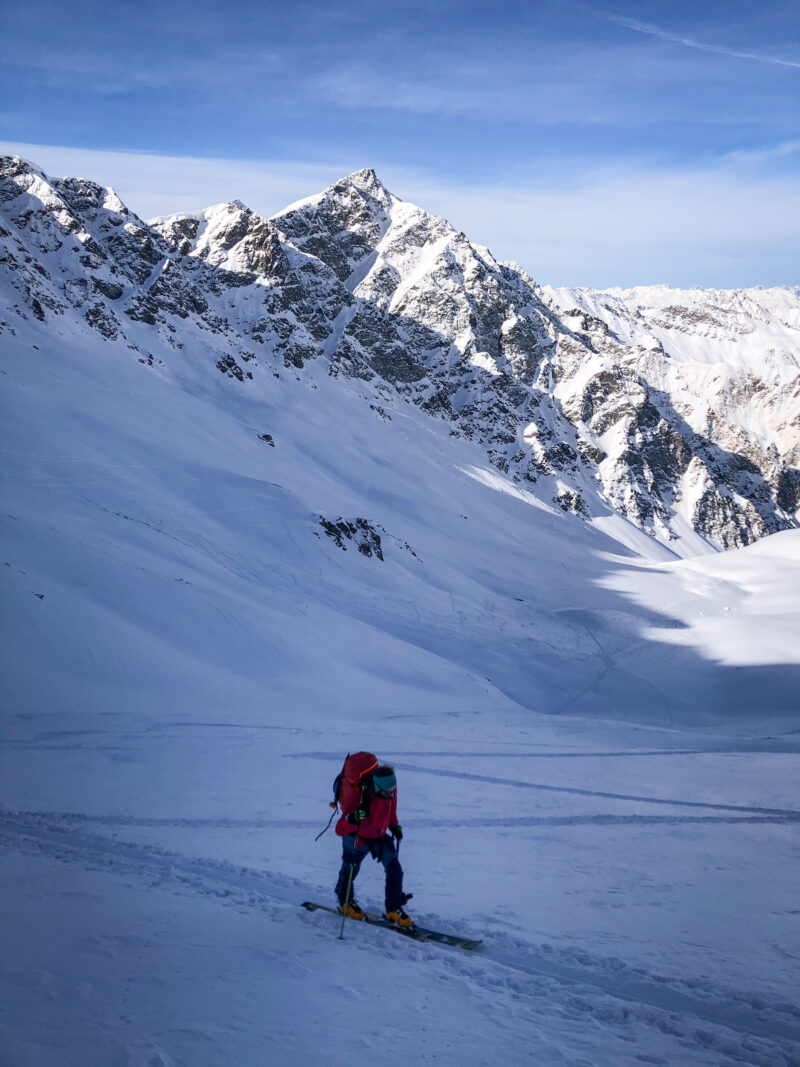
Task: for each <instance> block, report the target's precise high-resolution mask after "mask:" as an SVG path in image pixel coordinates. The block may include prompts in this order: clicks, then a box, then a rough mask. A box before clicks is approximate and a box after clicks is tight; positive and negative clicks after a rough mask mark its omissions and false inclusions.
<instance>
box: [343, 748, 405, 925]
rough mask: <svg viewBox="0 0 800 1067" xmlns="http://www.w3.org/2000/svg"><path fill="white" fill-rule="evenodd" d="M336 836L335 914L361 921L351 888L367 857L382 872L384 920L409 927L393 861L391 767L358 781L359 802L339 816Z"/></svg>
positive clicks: (397, 837) (398, 834)
mask: <svg viewBox="0 0 800 1067" xmlns="http://www.w3.org/2000/svg"><path fill="white" fill-rule="evenodd" d="M376 762H377V761H376ZM387 831H388V833H387ZM336 833H337V834H338V836H339V837H341V838H342V867H341V870H340V871H339V880H338V881H337V883H336V899H337V900H338V901H339V911H341V912H342V913H343V914H346V915H347V917H348V918H350V919H363V918H364V915H365V913H364V910H363V908H361V907H359V905H358V904H357V903H356V900H355V898H354V897H353V894H352V885H353V881H354V880H355V877H356V875H357V874H358V871H359V868H360V867H361V863H362V861H363V860H364V858H365V857H366V856H367V855H370V856H372V858H373V859H375V860H378V861H379V862H380V863H382V864H383V866H384V869H385V871H386V896H385V904H386V910H385V912H384V918H385V919H387V920H388V921H389V922H392V923H394V924H395V926H400V927H411V926H413V925H414V924H413V922H412V920H411V919H410V917H409V916H408V915H407V914H406V912H405V911H404V909H403V905H404V904H405V903H406V901H407V900H410V899H411V894H410V893H404V892H403V868H402V867H401V866H400V861H399V860H398V858H397V852H398V846H399V844H400V842H401V841H402V840H403V828H402V827H401V826H400V824H399V823H398V821H397V778H396V777H395V773H394V768H393V767H390V766H389V765H388V764H384V765H383V766H380V767H376V768H375V770H373V771H372V773H371V774H369V775H365V776H363V777H362V778H361V793H360V802H359V804H358V806H357V807H356V808H355V810H354V811H351V812H350V813H349V814H347V815H342V816H341V818H340V819H339V821H338V822H337V823H336ZM389 835H391V836H389Z"/></svg>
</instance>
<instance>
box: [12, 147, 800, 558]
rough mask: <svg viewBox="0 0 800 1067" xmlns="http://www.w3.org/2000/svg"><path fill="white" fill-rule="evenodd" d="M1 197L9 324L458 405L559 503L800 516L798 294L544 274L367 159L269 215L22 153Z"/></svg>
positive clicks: (694, 521) (725, 520) (493, 449)
mask: <svg viewBox="0 0 800 1067" xmlns="http://www.w3.org/2000/svg"><path fill="white" fill-rule="evenodd" d="M0 210H1V211H2V222H1V223H0V271H1V272H2V276H3V281H2V286H3V289H2V291H3V294H4V295H3V306H2V308H0V315H2V321H0V332H2V331H3V330H13V329H14V321H15V319H18V318H20V317H21V318H26V317H27V318H31V317H33V318H35V319H38V320H40V321H41V322H42V324H43V326H44V327H46V328H48V329H51V330H59V329H63V328H66V327H67V324H69V328H79V329H85V330H96V331H98V332H99V333H100V334H101V335H102V336H103V337H105V338H106V339H107V341H108V342H109V344H113V345H115V346H117V347H118V348H120V349H121V350H122V351H125V352H131V353H133V354H134V356H135V358H138V359H139V360H141V361H142V362H144V363H147V364H148V365H150V366H154V367H156V368H159V367H161V368H164V369H165V372H166V371H168V369H169V367H168V364H169V360H170V357H169V352H170V351H171V350H180V349H186V350H188V351H190V352H192V353H193V355H194V359H195V360H196V365H197V371H198V373H201V371H202V367H203V366H204V365H208V364H211V365H212V366H215V367H216V368H217V370H218V371H219V372H221V373H222V374H225V375H226V376H228V377H230V378H232V379H235V381H233V382H232V383H231V388H247V387H248V382H249V381H252V380H253V379H254V377H255V376H261V375H265V374H276V373H281V372H282V371H283V372H285V369H286V368H288V369H290V370H291V371H292V372H294V373H297V374H298V375H300V374H308V375H310V376H312V377H313V376H314V375H316V374H319V373H326V374H330V375H333V376H335V377H339V378H341V379H343V383H342V385H343V387H346V381H344V380H349V381H350V383H351V385H352V386H355V387H356V388H357V389H359V391H361V392H362V393H363V395H364V397H365V402H369V403H371V404H372V406H373V408H374V409H375V410H376V411H378V412H381V413H383V415H384V416H385V417H389V415H388V412H387V411H386V407H388V406H389V405H390V404H395V405H396V403H397V402H398V399H399V398H402V399H403V400H405V401H407V402H409V403H413V404H416V405H418V406H419V407H421V408H422V409H424V410H426V411H428V412H429V413H430V414H431V416H432V417H436V418H442V419H446V420H448V422H449V423H450V425H451V432H452V433H453V434H455V435H460V436H464V437H467V438H470V439H472V440H473V441H477V442H479V443H481V444H482V445H483V446H484V447H485V449H486V453H487V455H488V457H489V459H490V460H491V462H492V463H493V464H494V465H495V467H497V468H498V470H499V471H501V472H503V474H505V475H506V476H507V477H508V478H510V479H512V480H513V481H515V482H519V483H521V484H523V485H525V486H527V488H529V489H531V490H532V491H533V492H535V493H536V494H537V495H538V496H539V497H541V498H542V499H543V500H545V501H546V502H555V503H557V504H558V505H559V506H560V507H561V508H563V509H565V510H570V511H574V512H576V513H577V514H579V515H581V516H584V517H586V518H591V517H596V516H599V515H602V514H604V513H606V512H607V510H608V507H609V506H610V507H612V508H613V509H616V510H617V511H619V512H620V513H622V514H623V515H625V516H626V517H628V518H629V519H630V520H631V521H633V522H634V523H635V524H636V525H637V526H639V527H641V528H643V529H645V530H647V531H648V532H650V533H651V534H653V535H654V536H656V537H658V538H660V539H662V540H665V541H670V542H672V543H673V546H674V547H677V548H678V549H679V550H680V548H681V543H680V539H683V542H687V539H688V540H691V539H692V538H693V537H694V535H696V534H699V535H700V536H701V537H703V538H705V539H706V540H708V541H710V542H711V543H713V544H715V545H717V546H719V547H734V546H738V545H742V544H746V543H749V542H750V541H753V540H755V539H756V538H758V537H761V536H763V535H765V534H767V533H770V532H773V531H777V530H780V529H785V528H787V527H789V526H795V525H797V523H798V511H799V509H800V471H798V466H800V290H797V289H782V290H750V291H746V292H744V291H742V292H739V291H737V292H716V291H701V290H693V291H691V292H688V293H687V292H680V291H675V290H669V289H667V288H651V289H638V290H629V291H609V292H595V291H588V290H555V289H548V288H542V287H540V286H538V285H537V284H536V283H535V282H534V281H533V280H532V279H531V278H530V277H528V276H527V275H526V274H525V273H524V271H522V270H521V269H520V268H519V267H517V266H515V265H513V264H507V263H499V262H497V261H496V260H495V259H494V257H493V256H492V255H491V253H490V252H489V251H488V249H485V248H480V247H477V246H475V245H472V244H471V243H470V242H469V241H468V239H467V238H466V236H465V235H464V234H463V233H459V232H457V231H456V230H454V229H453V227H451V226H450V225H449V224H448V223H447V222H445V221H444V220H443V219H440V218H436V217H434V216H432V215H429V214H427V213H426V212H425V211H422V210H421V209H419V208H417V207H415V206H413V205H411V204H407V203H405V202H403V201H401V200H398V199H397V198H396V197H394V196H392V195H391V194H390V193H389V192H388V191H387V190H386V189H385V188H384V187H383V186H382V185H381V183H380V181H379V180H378V178H377V177H376V175H375V173H374V172H373V171H371V170H364V171H359V172H357V173H356V174H353V175H351V176H349V177H348V178H344V179H342V180H341V181H340V182H337V183H336V184H335V185H333V186H331V187H330V188H329V189H326V190H325V191H324V192H322V193H321V194H319V195H318V196H314V197H311V198H309V199H307V200H304V201H301V202H299V203H297V204H294V205H292V206H291V207H289V208H287V209H286V210H285V211H284V212H281V213H280V214H278V215H276V216H274V217H273V218H272V219H263V218H261V217H259V216H258V215H256V214H255V213H253V212H252V211H250V210H249V209H248V208H246V207H245V206H244V205H243V204H241V203H239V202H237V201H233V202H232V203H229V204H223V205H219V206H217V207H214V208H210V209H209V210H207V211H205V212H202V213H199V214H184V215H174V216H170V217H168V218H163V219H155V220H151V221H150V222H149V223H145V222H143V221H142V220H140V219H138V218H137V217H136V216H134V215H133V214H131V212H130V211H128V209H127V208H126V207H125V206H124V205H123V204H122V203H121V202H120V201H119V199H118V198H117V197H116V195H115V194H114V193H113V192H112V191H111V190H108V189H103V188H101V187H100V186H98V185H95V184H94V183H92V182H87V181H82V180H77V179H62V180H54V179H50V178H48V177H47V176H46V175H45V174H43V173H42V172H41V171H39V170H38V169H37V168H35V167H34V166H32V165H30V164H28V163H26V162H24V161H22V160H19V159H17V158H14V157H6V158H4V159H3V160H2V164H1V165H0ZM239 383H241V384H239ZM685 551H691V548H690V547H689V548H687V549H685Z"/></svg>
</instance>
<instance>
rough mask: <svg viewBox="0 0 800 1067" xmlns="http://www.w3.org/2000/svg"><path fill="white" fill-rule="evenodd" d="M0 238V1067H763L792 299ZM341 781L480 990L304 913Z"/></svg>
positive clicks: (56, 190)
mask: <svg viewBox="0 0 800 1067" xmlns="http://www.w3.org/2000/svg"><path fill="white" fill-rule="evenodd" d="M0 202H2V220H1V221H0V226H1V227H2V230H1V231H0V240H1V241H2V247H3V251H2V253H0V255H1V256H2V262H1V263H0V268H1V273H0V285H2V290H1V291H2V309H0V318H2V322H0V345H2V355H3V366H2V378H1V379H0V380H1V381H2V385H3V388H4V395H5V402H4V418H3V442H4V443H3V449H4V454H5V459H6V463H5V476H4V492H3V509H2V529H3V555H2V558H0V580H2V582H3V586H4V588H3V597H4V604H5V610H4V633H3V641H2V649H3V652H2V656H3V659H2V664H3V690H4V704H5V707H6V709H7V710H6V713H5V716H4V723H3V728H4V734H5V744H4V746H3V755H2V758H3V773H2V775H1V776H0V805H2V808H3V818H2V825H1V827H0V845H1V846H2V848H3V852H4V858H3V876H2V877H3V901H4V908H3V910H4V915H5V917H6V918H5V921H4V925H3V944H2V946H1V947H0V982H2V994H1V995H0V1001H1V1002H2V1003H3V1005H4V1015H3V1017H2V1024H3V1029H0V1049H2V1056H0V1059H2V1057H4V1061H3V1062H5V1061H7V1062H9V1063H12V1064H14V1065H15V1067H16V1065H17V1064H20V1065H28V1064H36V1065H40V1064H41V1065H45V1064H53V1063H58V1064H63V1065H67V1067H68V1065H71V1064H85V1063H86V1062H96V1063H115V1064H116V1063H120V1064H132V1065H138V1064H151V1063H160V1064H191V1065H204V1064H209V1065H211V1064H218V1063H226V1064H241V1065H243V1067H246V1065H250V1064H256V1063H263V1062H270V1061H271V1060H272V1059H278V1058H280V1059H281V1060H282V1061H283V1062H286V1063H290V1064H305V1063H309V1062H320V1061H321V1062H324V1063H330V1064H345V1063H351V1062H352V1061H353V1058H354V1056H355V1057H363V1056H370V1057H372V1058H376V1057H377V1058H380V1059H381V1061H382V1062H386V1063H390V1064H392V1063H396V1064H400V1063H407V1062H415V1063H429V1062H430V1063H432V1062H434V1061H436V1062H444V1063H463V1064H479V1063H486V1064H495V1063H498V1062H512V1063H536V1064H550V1063H591V1064H600V1063H602V1064H609V1065H610V1064H627V1063H631V1064H633V1063H642V1062H656V1063H658V1062H660V1063H669V1064H675V1063H685V1064H692V1065H694V1064H706V1063H707V1064H720V1063H761V1064H780V1065H788V1064H792V1063H796V1062H798V1057H800V1015H798V1013H797V1010H796V1006H795V1000H796V998H795V997H794V992H796V988H797V984H798V973H797V970H798V968H797V960H798V957H799V956H800V944H798V931H797V925H798V916H797V910H796V900H795V897H794V894H793V887H794V884H795V882H796V877H795V876H796V871H797V861H798V856H797V852H798V850H797V834H796V831H797V824H798V822H799V821H800V812H798V810H797V807H798V805H797V770H796V766H797V764H796V754H797V749H798V745H797V743H796V741H794V740H793V739H792V733H795V734H796V732H797V730H798V728H800V724H799V723H798V707H797V705H798V699H797V693H798V691H800V663H799V662H798V660H799V659H800V654H799V653H798V649H800V610H799V609H798V603H799V601H798V592H800V544H799V541H800V531H798V530H797V529H796V528H794V527H796V523H797V507H798V477H797V469H796V468H797V463H798V448H799V447H800V445H799V444H798V375H797V361H798V337H800V311H799V310H798V309H799V308H800V295H799V294H798V292H797V291H796V290H788V289H787V290H768V291H748V292H737V293H702V292H699V291H694V292H690V293H678V292H675V291H670V290H666V289H665V290H653V289H648V290H635V291H629V292H609V293H597V292H587V291H583V290H574V291H564V290H558V291H556V290H552V291H551V290H547V289H543V288H540V287H538V286H537V285H535V284H534V283H533V282H532V281H531V280H530V279H528V278H526V277H525V276H524V275H523V274H522V273H521V272H520V271H519V270H518V269H517V268H514V267H511V266H509V265H504V264H498V263H497V262H495V260H494V259H493V258H492V257H491V255H490V254H489V253H488V251H487V250H485V249H476V248H475V247H473V246H471V245H470V244H469V242H468V241H467V239H466V237H465V236H464V235H463V234H458V233H456V232H455V231H453V230H452V228H451V227H449V226H448V224H447V223H446V222H444V221H443V220H441V219H436V218H433V217H432V216H429V215H427V214H426V213H425V212H423V211H421V210H420V209H418V208H415V207H412V206H411V205H408V204H404V203H403V202H402V201H399V200H397V199H396V198H395V197H393V196H391V194H389V193H388V192H387V191H386V190H385V189H384V188H383V187H382V186H381V185H380V183H379V182H378V180H377V178H376V177H375V175H374V174H373V173H372V172H371V171H362V172H359V173H358V174H355V175H352V176H351V177H350V178H348V179H344V180H343V181H342V182H340V183H337V185H336V186H333V187H332V188H331V189H329V190H326V191H325V192H324V193H322V194H320V195H319V196H316V197H311V198H309V199H308V200H306V201H303V202H301V203H300V204H296V205H293V206H292V207H290V208H288V209H287V210H286V211H285V212H283V213H281V214H280V215H279V216H277V217H276V218H274V219H272V220H263V219H260V218H258V217H257V216H255V215H253V214H252V213H251V212H249V211H247V209H246V208H244V207H243V206H242V205H241V204H237V203H235V202H234V203H232V204H228V205H221V206H219V207H216V208H212V209H209V211H207V212H204V213H202V214H199V215H184V216H173V217H171V218H168V219H161V220H155V221H153V222H151V223H150V224H146V223H144V222H142V221H141V220H139V219H137V218H136V217H135V216H133V215H131V214H130V213H129V212H128V211H127V210H126V209H125V207H124V206H123V205H122V204H121V203H120V202H119V200H118V199H117V198H116V197H115V195H114V194H113V193H112V192H111V191H110V190H104V189H101V188H100V187H98V186H96V185H94V184H93V183H91V182H86V181H79V180H73V179H64V180H58V181H56V180H53V179H50V178H48V177H46V176H45V175H44V174H42V173H41V172H40V171H38V170H37V169H36V168H35V167H33V166H32V165H30V164H27V163H24V162H23V161H20V160H16V159H14V160H5V161H4V164H3V178H2V182H0ZM770 532H772V536H769V537H763V536H762V535H764V534H766V533H770ZM736 545H738V546H746V547H740V548H738V549H736V550H735V551H729V552H718V551H715V548H718V547H721V546H736ZM681 557H683V558H681ZM362 747H367V748H371V749H372V750H375V751H378V752H379V753H380V755H381V756H382V757H383V758H387V759H394V760H395V762H396V765H397V768H398V774H399V778H400V808H401V815H402V818H403V822H404V826H405V828H406V831H407V833H406V838H405V840H404V842H403V848H402V858H403V862H404V865H405V867H406V870H407V877H408V884H409V888H410V889H413V890H414V892H415V898H414V901H413V903H414V904H416V905H417V908H416V909H415V913H416V914H418V915H419V917H420V919H425V920H427V921H428V924H429V925H435V926H437V927H440V928H452V929H454V930H456V931H458V932H464V933H466V934H471V935H476V936H481V937H483V939H484V941H485V945H486V948H485V952H484V953H483V954H482V955H481V956H480V957H478V958H473V957H466V958H465V957H461V956H459V955H458V954H455V953H452V952H447V950H442V949H440V948H438V949H434V948H431V947H430V946H418V945H413V944H408V943H406V942H402V941H401V940H400V939H399V938H396V937H392V935H391V934H387V933H386V932H385V931H380V930H367V929H364V928H363V927H352V928H351V929H350V930H349V932H348V935H347V941H346V942H345V943H339V942H337V941H336V940H335V933H334V928H333V925H332V924H331V922H330V921H328V920H329V919H330V917H329V916H324V915H305V914H302V913H300V912H299V909H298V907H297V905H298V904H299V902H300V901H301V900H303V899H306V898H307V897H316V898H318V899H322V900H323V901H327V900H330V898H331V884H332V882H333V880H334V879H335V872H336V868H337V865H338V856H337V844H336V842H335V841H334V840H333V839H332V835H328V836H326V837H323V838H322V840H321V842H320V843H319V844H317V845H314V844H313V838H314V836H315V834H316V833H317V832H318V830H319V829H321V828H322V825H324V822H325V820H326V818H327V815H328V809H327V808H326V806H325V802H326V800H327V799H328V796H327V794H328V789H329V783H330V779H331V778H332V777H333V775H334V773H335V772H336V770H337V769H338V766H339V765H340V762H341V758H342V756H343V755H344V753H345V752H347V751H348V749H355V748H362ZM379 890H380V886H379V879H378V878H377V871H375V870H370V869H365V870H364V871H363V873H362V875H361V876H360V880H359V892H360V894H361V896H362V899H363V900H364V901H365V902H369V903H370V904H373V905H377V904H378V903H379V900H380V891H379Z"/></svg>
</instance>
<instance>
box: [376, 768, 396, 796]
mask: <svg viewBox="0 0 800 1067" xmlns="http://www.w3.org/2000/svg"><path fill="white" fill-rule="evenodd" d="M396 789H397V778H395V774H394V767H392V766H390V765H389V764H388V763H384V764H383V765H382V766H380V767H376V768H375V770H374V771H373V772H372V791H373V792H374V793H375V795H376V796H378V797H391V796H394V793H395V791H396Z"/></svg>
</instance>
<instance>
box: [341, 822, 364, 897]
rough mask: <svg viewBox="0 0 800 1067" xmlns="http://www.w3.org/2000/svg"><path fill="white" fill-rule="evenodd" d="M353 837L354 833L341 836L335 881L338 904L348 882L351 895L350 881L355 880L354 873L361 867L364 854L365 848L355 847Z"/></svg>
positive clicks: (354, 837)
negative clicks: (339, 863)
mask: <svg viewBox="0 0 800 1067" xmlns="http://www.w3.org/2000/svg"><path fill="white" fill-rule="evenodd" d="M355 839H356V835H355V834H351V835H350V836H349V837H343V838H342V866H341V868H340V869H339V878H338V880H337V882H336V899H337V900H338V901H339V904H344V900H345V897H346V895H347V886H348V884H350V887H351V889H350V892H351V896H352V882H354V881H355V879H356V875H357V874H358V871H359V868H360V867H361V861H362V860H363V859H364V856H365V855H366V850H365V849H364V848H363V846H362V847H361V848H356V847H355ZM351 869H352V872H353V877H352V881H351V878H350V871H351Z"/></svg>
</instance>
